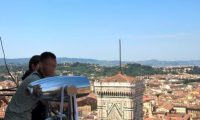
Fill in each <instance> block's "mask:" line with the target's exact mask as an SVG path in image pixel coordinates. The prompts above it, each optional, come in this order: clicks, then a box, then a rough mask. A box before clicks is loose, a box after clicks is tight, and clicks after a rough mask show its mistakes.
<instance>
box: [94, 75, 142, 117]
mask: <svg viewBox="0 0 200 120" xmlns="http://www.w3.org/2000/svg"><path fill="white" fill-rule="evenodd" d="M94 89H95V93H96V95H97V111H98V119H100V120H142V119H143V106H142V105H143V100H142V99H143V92H144V83H143V80H139V79H137V78H135V77H130V76H126V75H123V74H122V73H118V74H117V75H115V76H112V77H106V78H104V79H102V80H99V81H95V83H94Z"/></svg>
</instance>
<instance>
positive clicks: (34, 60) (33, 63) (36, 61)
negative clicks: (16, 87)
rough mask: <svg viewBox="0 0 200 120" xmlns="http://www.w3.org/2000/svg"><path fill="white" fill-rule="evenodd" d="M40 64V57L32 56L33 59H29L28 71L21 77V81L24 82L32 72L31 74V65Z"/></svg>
mask: <svg viewBox="0 0 200 120" xmlns="http://www.w3.org/2000/svg"><path fill="white" fill-rule="evenodd" d="M39 62H40V56H39V55H34V56H33V57H31V59H30V60H29V65H28V66H29V67H28V68H29V69H28V70H27V71H26V72H25V73H24V75H23V76H22V80H24V79H25V78H26V77H28V76H29V75H30V74H31V73H32V72H33V68H32V65H35V66H36V65H37V64H39Z"/></svg>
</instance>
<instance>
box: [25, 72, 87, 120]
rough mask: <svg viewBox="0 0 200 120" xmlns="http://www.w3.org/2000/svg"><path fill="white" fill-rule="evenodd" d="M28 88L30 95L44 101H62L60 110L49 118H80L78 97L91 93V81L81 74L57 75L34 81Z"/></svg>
mask: <svg viewBox="0 0 200 120" xmlns="http://www.w3.org/2000/svg"><path fill="white" fill-rule="evenodd" d="M27 89H28V92H29V93H30V95H32V96H34V97H37V98H39V99H41V100H42V101H57V102H60V110H59V111H60V112H59V113H58V114H57V115H55V116H48V117H47V120H54V119H55V120H59V119H60V120H63V119H66V120H78V111H77V100H76V98H81V97H85V96H87V95H88V94H89V92H90V82H89V80H88V79H87V78H86V77H81V76H56V77H49V78H44V79H40V80H37V81H34V82H32V83H30V84H29V85H28V87H27ZM64 102H66V103H67V104H68V107H67V108H68V112H67V113H63V109H64V108H63V106H64Z"/></svg>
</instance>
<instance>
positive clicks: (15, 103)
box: [4, 52, 56, 120]
mask: <svg viewBox="0 0 200 120" xmlns="http://www.w3.org/2000/svg"><path fill="white" fill-rule="evenodd" d="M39 66H40V68H39V70H38V71H37V72H34V73H32V74H31V75H30V76H28V77H27V78H26V79H25V80H24V81H23V82H22V84H21V85H20V86H19V88H18V89H17V91H16V93H15V95H14V96H13V97H12V99H11V101H10V103H9V104H8V107H7V110H6V114H5V118H4V120H31V112H32V110H33V109H34V108H35V107H36V106H37V103H38V102H39V99H38V98H36V97H34V96H30V95H28V94H27V91H26V90H27V85H28V84H29V83H31V82H33V81H36V80H39V79H42V78H44V77H50V76H54V75H55V71H56V56H55V55H54V54H53V53H51V52H44V53H42V54H41V55H40V63H39Z"/></svg>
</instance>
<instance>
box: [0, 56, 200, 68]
mask: <svg viewBox="0 0 200 120" xmlns="http://www.w3.org/2000/svg"><path fill="white" fill-rule="evenodd" d="M28 61H29V58H16V59H7V63H8V64H26V63H28ZM57 61H58V63H75V62H80V63H89V64H99V65H102V66H116V65H118V64H119V62H118V61H117V60H114V61H107V60H96V59H82V58H66V57H63V58H58V59H57ZM122 63H123V64H127V63H139V64H142V65H148V66H154V67H162V66H200V60H190V61H159V60H147V61H123V62H122ZM3 64H4V61H3V59H2V58H0V65H3Z"/></svg>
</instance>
